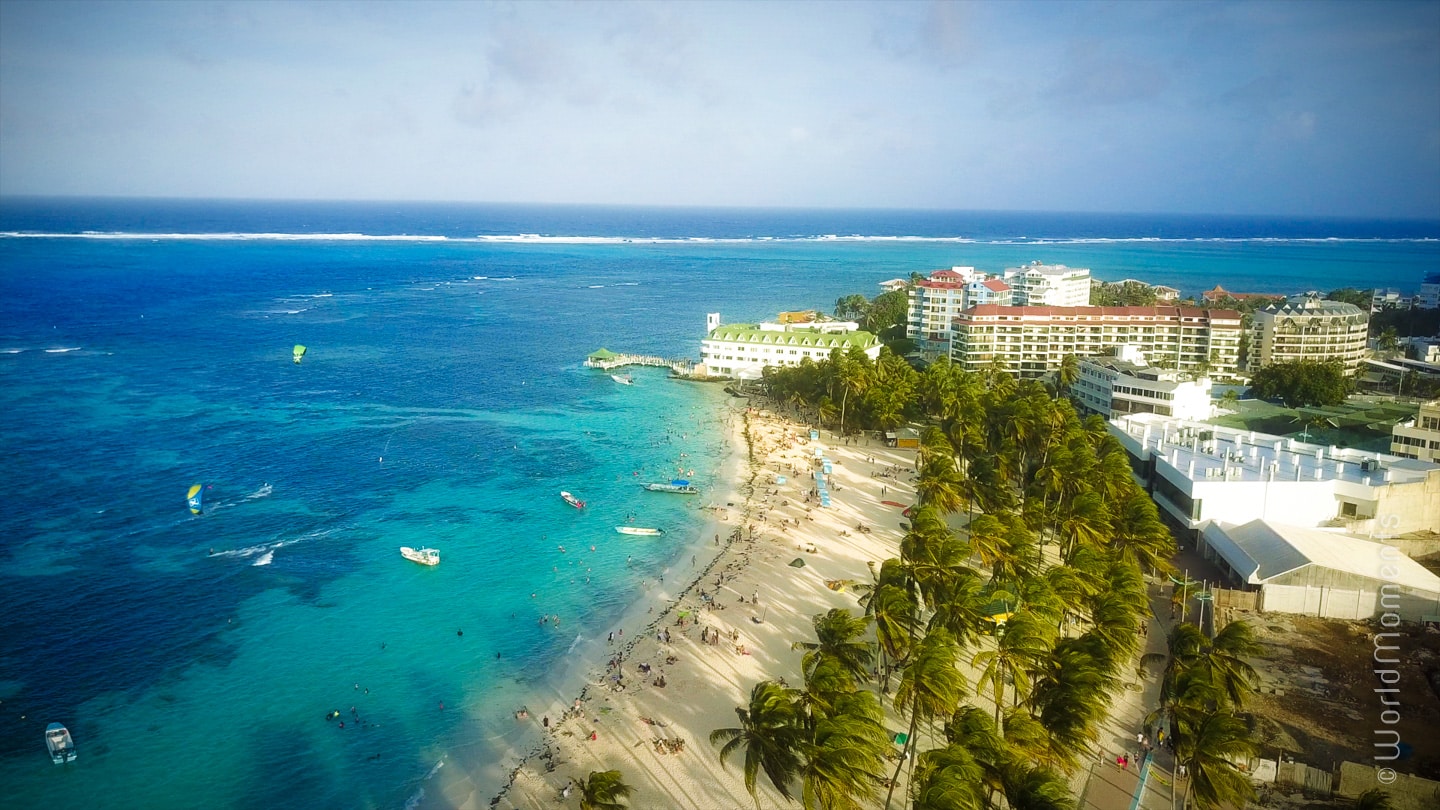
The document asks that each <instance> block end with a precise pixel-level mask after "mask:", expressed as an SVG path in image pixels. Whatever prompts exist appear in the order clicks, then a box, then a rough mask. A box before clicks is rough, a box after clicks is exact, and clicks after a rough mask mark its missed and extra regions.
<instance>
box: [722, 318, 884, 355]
mask: <svg viewBox="0 0 1440 810" xmlns="http://www.w3.org/2000/svg"><path fill="white" fill-rule="evenodd" d="M854 326H855V324H853V323H839V322H836V323H828V324H825V323H822V324H804V325H797V324H774V323H728V324H724V325H722V326H717V327H715V328H714V329H712V330H711V331H710V334H708V335H706V336H705V339H706V340H726V341H733V342H738V343H761V344H780V345H785V346H815V347H818V348H826V349H848V348H850V347H852V346H853V347H857V348H860V349H869V348H871V347H873V346H877V345H879V344H880V338H878V337H876V336H875V335H873V334H871V333H869V332H863V331H860V330H859V329H855V328H854ZM827 327H828V328H827ZM837 327H848V328H845V329H843V330H842V329H838V328H837Z"/></svg>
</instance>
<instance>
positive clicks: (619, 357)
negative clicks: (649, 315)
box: [585, 349, 695, 377]
mask: <svg viewBox="0 0 1440 810" xmlns="http://www.w3.org/2000/svg"><path fill="white" fill-rule="evenodd" d="M621 366H660V367H662V368H668V369H670V373H672V374H674V375H675V376H677V377H689V376H691V375H693V374H694V372H695V364H694V363H693V362H691V361H690V360H671V359H669V358H666V357H657V356H655V355H653V354H623V353H617V352H612V351H609V350H607V349H600V350H599V351H596V352H594V353H592V354H591V355H590V356H589V357H587V358H585V367H586V368H598V369H600V370H601V371H609V370H611V369H615V368H620V367H621Z"/></svg>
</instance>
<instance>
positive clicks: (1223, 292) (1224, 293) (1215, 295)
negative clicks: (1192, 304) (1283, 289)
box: [1200, 284, 1285, 301]
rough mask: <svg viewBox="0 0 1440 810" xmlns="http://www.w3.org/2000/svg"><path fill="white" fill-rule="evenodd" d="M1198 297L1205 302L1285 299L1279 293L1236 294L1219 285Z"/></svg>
mask: <svg viewBox="0 0 1440 810" xmlns="http://www.w3.org/2000/svg"><path fill="white" fill-rule="evenodd" d="M1200 297H1201V298H1203V299H1205V300H1206V301H1218V300H1220V299H1222V298H1233V299H1235V300H1236V301H1244V300H1246V299H1247V298H1271V299H1274V300H1277V301H1279V300H1283V299H1284V298H1285V296H1284V295H1282V294H1279V293H1237V292H1230V291H1229V290H1227V289H1225V288H1224V287H1221V286H1220V285H1219V284H1216V285H1215V289H1213V290H1206V291H1205V292H1203V293H1200Z"/></svg>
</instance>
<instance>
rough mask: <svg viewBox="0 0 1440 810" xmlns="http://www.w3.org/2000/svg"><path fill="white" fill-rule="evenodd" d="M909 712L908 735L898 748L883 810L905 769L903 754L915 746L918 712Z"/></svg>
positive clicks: (888, 808)
mask: <svg viewBox="0 0 1440 810" xmlns="http://www.w3.org/2000/svg"><path fill="white" fill-rule="evenodd" d="M911 708H912V711H911V713H910V736H909V737H908V738H907V739H906V740H905V745H904V747H902V748H901V749H900V764H898V765H896V766H895V775H894V776H892V777H890V790H888V791H887V792H886V793H885V810H890V797H891V796H893V795H895V786H896V785H897V784H899V783H900V771H902V770H904V769H905V754H906V752H907V751H910V750H911V749H912V748H914V746H915V726H916V725H917V724H918V723H919V721H920V716H919V713H918V712H915V711H913V708H914V707H913V706H912V707H911Z"/></svg>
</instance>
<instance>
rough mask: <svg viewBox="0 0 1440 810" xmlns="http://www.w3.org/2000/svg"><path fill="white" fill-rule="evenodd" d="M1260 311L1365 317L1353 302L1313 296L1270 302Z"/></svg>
mask: <svg viewBox="0 0 1440 810" xmlns="http://www.w3.org/2000/svg"><path fill="white" fill-rule="evenodd" d="M1261 312H1264V313H1265V314H1267V315H1325V316H1328V317H1334V316H1345V315H1348V316H1352V317H1358V318H1360V319H1361V320H1364V319H1365V318H1366V315H1365V311H1364V310H1362V309H1360V308H1359V307H1357V306H1355V305H1354V304H1347V303H1345V302H1344V301H1329V300H1326V299H1324V298H1313V297H1304V298H1298V299H1292V300H1288V301H1286V302H1284V303H1283V304H1271V305H1270V306H1268V307H1265V308H1264V309H1263V310H1261Z"/></svg>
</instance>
